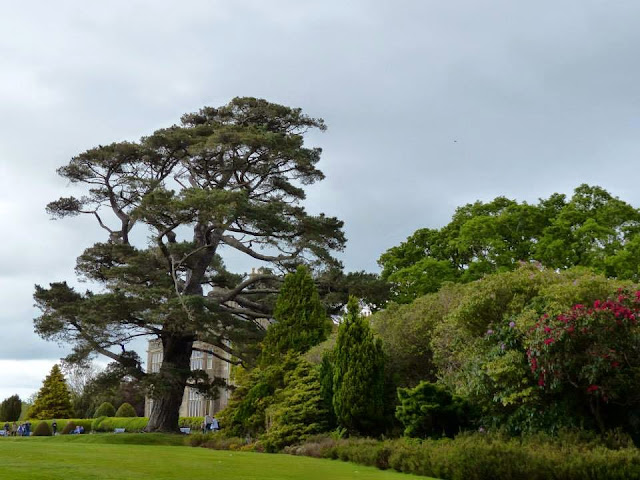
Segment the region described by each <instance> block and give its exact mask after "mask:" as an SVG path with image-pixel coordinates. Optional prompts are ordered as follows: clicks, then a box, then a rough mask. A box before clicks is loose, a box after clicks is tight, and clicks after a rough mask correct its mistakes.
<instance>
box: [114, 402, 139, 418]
mask: <svg viewBox="0 0 640 480" xmlns="http://www.w3.org/2000/svg"><path fill="white" fill-rule="evenodd" d="M137 416H138V414H137V413H136V409H135V408H133V405H131V404H130V403H127V402H124V403H123V404H122V405H120V406H119V407H118V410H117V411H116V414H115V415H114V417H137Z"/></svg>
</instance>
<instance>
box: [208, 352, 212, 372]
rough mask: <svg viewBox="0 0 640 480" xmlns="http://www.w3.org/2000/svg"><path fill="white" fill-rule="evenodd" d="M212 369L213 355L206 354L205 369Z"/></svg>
mask: <svg viewBox="0 0 640 480" xmlns="http://www.w3.org/2000/svg"><path fill="white" fill-rule="evenodd" d="M212 368H213V355H211V354H210V353H208V354H207V369H208V370H211V369H212Z"/></svg>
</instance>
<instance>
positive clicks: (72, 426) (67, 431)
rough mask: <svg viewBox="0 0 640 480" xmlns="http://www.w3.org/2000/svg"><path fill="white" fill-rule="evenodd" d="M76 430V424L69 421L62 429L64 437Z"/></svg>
mask: <svg viewBox="0 0 640 480" xmlns="http://www.w3.org/2000/svg"><path fill="white" fill-rule="evenodd" d="M75 429H76V424H75V422H73V421H72V420H70V421H68V422H67V424H66V425H65V426H64V428H63V429H62V435H69V434H70V433H71V432H73V431H74V430H75Z"/></svg>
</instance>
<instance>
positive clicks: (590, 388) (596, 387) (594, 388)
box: [587, 385, 600, 393]
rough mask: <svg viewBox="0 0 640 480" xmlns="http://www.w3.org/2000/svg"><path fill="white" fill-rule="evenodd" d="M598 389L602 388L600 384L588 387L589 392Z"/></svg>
mask: <svg viewBox="0 0 640 480" xmlns="http://www.w3.org/2000/svg"><path fill="white" fill-rule="evenodd" d="M598 389H600V387H599V386H598V385H589V386H588V387H587V393H591V392H595V391H597V390H598Z"/></svg>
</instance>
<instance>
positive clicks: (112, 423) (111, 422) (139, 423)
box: [0, 417, 204, 433]
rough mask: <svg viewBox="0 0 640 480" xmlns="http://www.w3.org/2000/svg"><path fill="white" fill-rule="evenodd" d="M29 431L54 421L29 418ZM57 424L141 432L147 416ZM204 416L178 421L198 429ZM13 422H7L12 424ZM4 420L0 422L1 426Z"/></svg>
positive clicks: (68, 420) (75, 420)
mask: <svg viewBox="0 0 640 480" xmlns="http://www.w3.org/2000/svg"><path fill="white" fill-rule="evenodd" d="M29 421H30V422H31V431H35V429H36V427H37V426H38V424H39V423H41V422H45V423H47V424H48V425H49V428H51V424H52V423H53V422H54V420H53V419H51V420H36V419H30V420H29ZM55 422H57V424H58V433H62V430H64V427H65V426H66V425H67V423H68V422H73V423H75V424H76V426H80V425H82V426H83V427H84V431H85V433H89V432H92V431H93V432H113V431H114V430H115V429H116V428H124V429H125V431H126V432H141V431H143V430H144V428H145V427H146V426H147V423H148V422H149V419H148V418H147V417H98V418H63V419H55ZM203 422H204V417H180V420H179V422H178V424H179V426H180V427H189V428H191V430H192V431H194V432H196V431H200V428H201V426H202V423H203ZM12 423H13V422H9V424H12ZM4 424H5V422H0V427H3V426H4Z"/></svg>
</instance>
